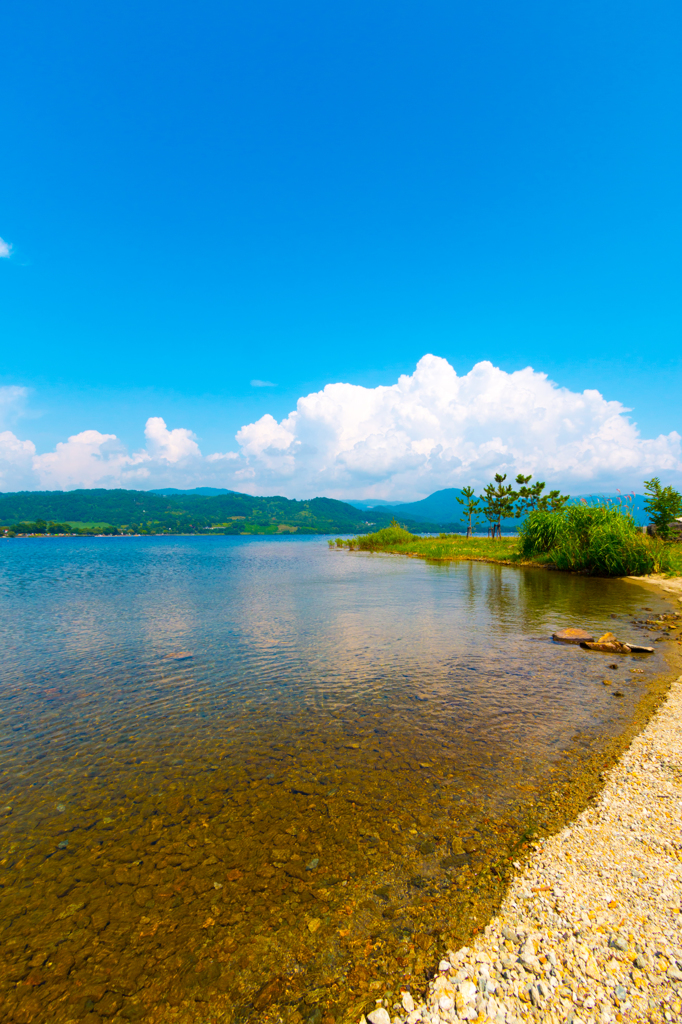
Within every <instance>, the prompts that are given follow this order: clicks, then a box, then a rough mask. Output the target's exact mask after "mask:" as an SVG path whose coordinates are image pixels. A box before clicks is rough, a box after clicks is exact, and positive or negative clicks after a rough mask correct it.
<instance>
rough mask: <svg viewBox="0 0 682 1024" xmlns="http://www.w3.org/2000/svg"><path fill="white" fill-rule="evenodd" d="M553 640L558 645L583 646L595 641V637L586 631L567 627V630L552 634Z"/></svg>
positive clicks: (559, 630)
mask: <svg viewBox="0 0 682 1024" xmlns="http://www.w3.org/2000/svg"><path fill="white" fill-rule="evenodd" d="M552 640H554V642H555V643H558V644H581V643H589V642H591V641H593V640H594V636H593V635H592V634H591V633H588V632H587V630H585V629H579V628H577V627H576V626H567V627H566V628H565V629H558V630H557V631H556V633H552Z"/></svg>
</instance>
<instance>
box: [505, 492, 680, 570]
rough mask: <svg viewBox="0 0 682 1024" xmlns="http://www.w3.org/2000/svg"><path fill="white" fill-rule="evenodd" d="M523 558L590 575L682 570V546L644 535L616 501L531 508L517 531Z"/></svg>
mask: <svg viewBox="0 0 682 1024" xmlns="http://www.w3.org/2000/svg"><path fill="white" fill-rule="evenodd" d="M520 535H521V539H520V545H519V553H520V555H521V556H522V557H523V558H531V559H534V560H539V561H543V562H547V563H549V564H551V565H553V566H554V567H555V568H556V569H567V570H571V571H573V572H586V573H589V574H590V575H594V576H644V575H647V574H648V573H652V572H663V573H670V574H675V575H678V574H682V545H678V544H665V543H664V542H663V541H661V540H658V539H651V538H649V537H647V536H645V535H644V534H643V533H642V531H641V530H640V529H639V528H638V527H637V525H636V523H635V521H634V519H633V518H632V516H631V515H630V514H629V512H628V511H627V507H625V509H624V508H623V507H622V506H618V505H588V504H587V503H585V504H580V505H570V506H569V507H568V508H565V509H563V510H562V511H559V512H548V511H545V510H544V509H536V510H535V511H533V512H531V513H530V514H529V515H528V518H527V519H526V521H525V523H524V524H523V526H522V527H521V530H520Z"/></svg>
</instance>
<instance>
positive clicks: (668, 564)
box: [329, 505, 682, 576]
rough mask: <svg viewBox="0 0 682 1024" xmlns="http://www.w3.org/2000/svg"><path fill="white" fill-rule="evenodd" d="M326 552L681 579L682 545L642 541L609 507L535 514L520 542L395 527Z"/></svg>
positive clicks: (338, 543)
mask: <svg viewBox="0 0 682 1024" xmlns="http://www.w3.org/2000/svg"><path fill="white" fill-rule="evenodd" d="M329 546H330V547H334V546H336V547H344V548H348V549H350V550H351V551H377V552H388V553H391V554H396V555H410V556H412V557H417V558H427V559H433V560H436V561H449V560H456V559H465V560H468V561H481V562H504V563H507V564H509V563H512V564H519V565H545V566H547V567H549V568H553V569H559V570H563V571H568V572H580V573H584V574H586V575H592V576H645V575H648V574H649V573H662V574H664V575H668V576H682V543H669V542H663V541H661V540H656V539H654V538H651V537H647V536H645V535H644V534H643V533H642V532H641V530H639V529H638V527H637V526H636V525H635V523H634V521H633V520H632V518H631V517H630V516H628V515H623V513H622V512H621V511H620V510H619V509H617V508H613V507H608V506H583V505H575V506H570V507H569V508H568V509H565V510H564V511H562V512H533V513H531V514H530V515H529V516H528V518H527V520H526V522H525V523H524V525H523V527H522V529H521V531H520V535H519V536H518V537H504V538H503V539H502V540H489V539H486V538H485V537H472V538H470V539H469V540H467V539H466V537H462V536H460V535H459V534H440V536H439V537H420V536H418V535H415V534H413V533H410V532H409V531H408V530H405V529H403V528H402V527H400V526H398V525H393V526H389V527H386V528H385V529H383V530H378V531H377V532H376V533H368V534H365V535H363V536H360V537H353V538H352V539H350V540H342V539H341V538H340V537H338V538H337V539H336V540H335V541H334V540H330V541H329Z"/></svg>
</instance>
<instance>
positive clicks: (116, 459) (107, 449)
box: [0, 355, 682, 500]
mask: <svg viewBox="0 0 682 1024" xmlns="http://www.w3.org/2000/svg"><path fill="white" fill-rule="evenodd" d="M20 398H21V396H15V399H16V400H19V399H20ZM1 399H2V395H1V393H0V406H1ZM628 411H629V410H627V409H626V408H625V407H624V406H623V405H622V404H621V403H620V402H616V401H607V400H606V399H605V398H604V397H603V396H602V395H601V394H600V393H599V392H598V391H594V390H586V391H583V392H580V393H577V392H573V391H569V390H568V389H567V388H562V387H559V386H557V385H556V384H555V383H553V382H552V381H550V380H549V379H548V378H547V375H546V374H544V373H539V372H537V371H535V370H533V369H531V368H530V367H528V368H527V369H525V370H518V371H516V372H514V373H506V372H505V371H503V370H500V369H498V368H497V367H495V366H493V365H492V363H489V362H481V363H477V364H476V366H474V367H473V369H472V370H471V371H470V372H469V373H467V374H465V375H463V376H461V377H460V376H458V375H457V373H456V372H455V370H454V369H453V367H452V366H450V364H449V363H448V362H447V361H446V360H445V359H441V358H439V357H437V356H433V355H426V356H424V357H423V358H422V359H420V361H419V363H418V364H417V367H416V369H415V372H414V373H413V374H409V375H408V374H405V375H403V376H402V377H400V378H399V380H398V381H397V382H396V383H395V384H391V385H387V386H381V387H377V388H363V387H359V386H357V385H353V384H328V385H327V386H326V387H325V388H324V389H323V390H322V391H318V392H315V393H314V394H310V395H306V396H305V397H303V398H300V399H299V401H298V403H297V406H296V409H295V410H293V411H292V412H291V413H289V415H288V416H286V417H285V418H284V419H283V420H281V421H280V422H278V421H277V420H276V419H275V418H274V417H273V416H271V415H270V414H266V415H265V416H262V417H261V418H260V419H259V420H257V421H256V422H254V423H249V424H246V425H245V426H243V427H242V428H241V430H240V431H239V432H238V433H237V436H236V440H237V442H238V445H239V451H227V452H214V453H213V454H209V455H205V456H204V455H203V454H202V452H201V449H200V447H199V444H198V441H197V439H196V437H195V435H194V434H193V433H192V431H191V430H188V429H187V428H184V427H176V428H174V429H169V428H168V427H167V426H166V423H165V422H164V420H163V419H161V417H151V418H150V419H148V420H147V424H146V428H145V437H146V446H145V447H144V448H142V449H141V450H139V451H137V452H134V453H132V454H129V453H128V451H127V450H126V449H125V447H124V446H123V445H122V444H121V442H120V441H119V440H118V438H117V437H116V436H115V435H114V434H102V433H100V432H99V431H97V430H85V431H83V432H82V433H80V434H75V435H74V436H72V437H70V438H68V440H67V441H64V442H60V443H59V444H58V445H57V446H56V448H55V450H54V451H53V452H48V453H45V454H36V451H35V446H34V445H33V443H32V442H31V441H21V440H19V438H18V437H16V436H15V435H14V434H13V433H11V432H10V431H8V430H7V431H5V432H4V433H0V486H1V487H2V489H3V490H10V489H19V488H21V487H33V488H53V489H68V488H72V487H93V486H100V487H139V488H142V489H146V488H151V487H160V486H168V485H170V486H174V487H194V486H197V485H201V484H204V485H205V484H211V485H213V486H218V487H230V488H233V489H235V490H242V491H247V492H249V493H251V494H273V493H279V494H286V495H288V496H289V497H299V498H300V497H312V496H314V495H321V494H326V495H329V496H332V497H339V498H347V497H366V498H386V499H389V500H390V499H393V500H411V499H415V498H418V497H422V496H424V495H427V494H430V493H431V492H432V491H435V490H439V489H441V488H443V487H460V486H462V485H464V484H473V485H474V486H477V487H481V486H482V485H484V484H485V483H487V482H488V481H489V480H490V479H491V477H492V476H493V474H494V473H496V472H503V473H507V474H509V476H510V477H511V476H514V475H516V473H518V472H523V473H532V474H533V476H534V477H535V478H536V479H537V478H540V479H543V480H546V481H547V482H548V484H550V485H560V486H562V487H564V488H568V489H570V490H571V491H572V492H573V493H581V492H586V491H596V490H614V489H615V488H616V487H620V488H621V489H623V490H625V489H629V488H631V487H640V488H641V486H642V480H643V479H644V478H645V477H648V476H650V475H654V474H655V475H659V476H661V477H662V478H663V479H664V480H665V482H670V483H676V484H678V485H679V484H680V483H682V444H681V441H682V439H681V438H680V435H679V434H678V433H676V432H675V431H672V432H671V433H670V434H666V435H660V436H659V437H657V438H650V439H647V438H642V437H641V436H640V434H639V432H638V430H637V427H636V425H635V424H633V423H632V421H631V420H630V419H629V417H628V415H627V413H628Z"/></svg>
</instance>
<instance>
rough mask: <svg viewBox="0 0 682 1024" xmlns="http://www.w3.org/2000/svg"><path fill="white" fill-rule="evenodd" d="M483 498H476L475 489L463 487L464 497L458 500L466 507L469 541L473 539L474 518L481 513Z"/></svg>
mask: <svg viewBox="0 0 682 1024" xmlns="http://www.w3.org/2000/svg"><path fill="white" fill-rule="evenodd" d="M481 500H482V499H481V498H477V497H475V492H474V489H473V487H463V488H462V497H461V498H457V502H458V503H459V504H460V505H463V506H464V514H465V515H466V517H467V540H468V539H469V537H471V533H472V518H473V517H474V516H476V515H478V513H479V508H480V504H481Z"/></svg>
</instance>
